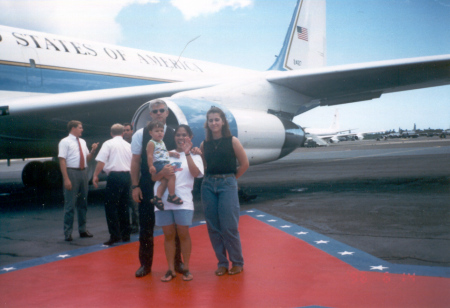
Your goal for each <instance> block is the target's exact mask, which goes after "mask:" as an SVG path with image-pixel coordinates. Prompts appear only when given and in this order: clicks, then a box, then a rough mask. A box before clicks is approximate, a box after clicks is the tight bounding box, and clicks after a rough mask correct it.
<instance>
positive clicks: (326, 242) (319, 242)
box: [315, 240, 329, 244]
mask: <svg viewBox="0 0 450 308" xmlns="http://www.w3.org/2000/svg"><path fill="white" fill-rule="evenodd" d="M315 242H316V244H328V242H329V241H323V240H320V241H315Z"/></svg>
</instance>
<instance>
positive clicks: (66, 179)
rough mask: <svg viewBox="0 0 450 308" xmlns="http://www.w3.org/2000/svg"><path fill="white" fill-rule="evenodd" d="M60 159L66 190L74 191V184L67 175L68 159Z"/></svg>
mask: <svg viewBox="0 0 450 308" xmlns="http://www.w3.org/2000/svg"><path fill="white" fill-rule="evenodd" d="M58 158H59V168H60V169H61V174H62V177H63V181H64V188H65V189H67V190H72V182H71V181H70V179H69V175H68V174H67V164H66V159H65V158H62V157H58Z"/></svg>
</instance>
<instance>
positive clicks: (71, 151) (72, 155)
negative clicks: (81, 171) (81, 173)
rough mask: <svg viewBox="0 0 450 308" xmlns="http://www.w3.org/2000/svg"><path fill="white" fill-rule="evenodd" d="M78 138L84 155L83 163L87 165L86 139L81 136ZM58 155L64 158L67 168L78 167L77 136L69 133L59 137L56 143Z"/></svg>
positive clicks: (78, 148)
mask: <svg viewBox="0 0 450 308" xmlns="http://www.w3.org/2000/svg"><path fill="white" fill-rule="evenodd" d="M78 139H79V140H80V145H81V149H82V151H83V155H84V165H85V166H87V156H88V155H89V149H88V148H87V145H86V141H84V140H83V139H81V138H78ZM58 157H60V158H64V159H65V160H66V167H67V168H80V146H79V145H78V140H77V137H75V136H74V135H72V134H69V136H67V137H66V138H63V139H61V141H60V142H59V145H58Z"/></svg>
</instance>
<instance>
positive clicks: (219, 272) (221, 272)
mask: <svg viewBox="0 0 450 308" xmlns="http://www.w3.org/2000/svg"><path fill="white" fill-rule="evenodd" d="M227 272H228V269H227V268H226V267H225V266H221V267H219V268H218V269H217V270H216V271H215V272H214V273H215V274H216V276H223V275H225V274H226V273H227Z"/></svg>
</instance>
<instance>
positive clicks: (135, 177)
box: [130, 154, 142, 202]
mask: <svg viewBox="0 0 450 308" xmlns="http://www.w3.org/2000/svg"><path fill="white" fill-rule="evenodd" d="M130 173H131V185H132V186H133V187H134V188H133V191H132V195H133V200H134V201H135V202H141V200H142V191H141V188H140V187H139V175H140V173H141V155H140V154H133V156H132V157H131V168H130Z"/></svg>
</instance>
